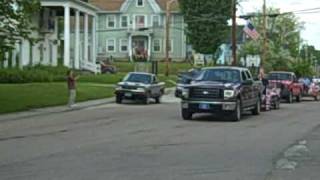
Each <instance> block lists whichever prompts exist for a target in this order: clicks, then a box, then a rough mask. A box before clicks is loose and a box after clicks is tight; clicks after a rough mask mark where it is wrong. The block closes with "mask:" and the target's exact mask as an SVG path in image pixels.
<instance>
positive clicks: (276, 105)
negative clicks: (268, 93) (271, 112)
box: [274, 99, 281, 110]
mask: <svg viewBox="0 0 320 180" xmlns="http://www.w3.org/2000/svg"><path fill="white" fill-rule="evenodd" d="M280 104H281V102H280V99H277V101H276V102H275V105H274V109H276V110H278V109H280Z"/></svg>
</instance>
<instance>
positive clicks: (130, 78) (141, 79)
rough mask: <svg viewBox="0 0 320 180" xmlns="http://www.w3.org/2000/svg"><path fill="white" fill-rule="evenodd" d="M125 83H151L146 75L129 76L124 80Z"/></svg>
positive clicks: (149, 77)
mask: <svg viewBox="0 0 320 180" xmlns="http://www.w3.org/2000/svg"><path fill="white" fill-rule="evenodd" d="M124 81H125V82H136V83H144V84H150V83H151V76H150V75H148V74H129V75H128V76H127V77H126V78H125V79H124Z"/></svg>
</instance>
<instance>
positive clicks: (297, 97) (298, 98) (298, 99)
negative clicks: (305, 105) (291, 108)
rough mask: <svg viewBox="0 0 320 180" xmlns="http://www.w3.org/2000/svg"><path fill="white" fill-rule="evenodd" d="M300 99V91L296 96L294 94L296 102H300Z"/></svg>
mask: <svg viewBox="0 0 320 180" xmlns="http://www.w3.org/2000/svg"><path fill="white" fill-rule="evenodd" d="M301 99H302V95H301V93H300V94H299V95H298V96H296V101H297V102H301Z"/></svg>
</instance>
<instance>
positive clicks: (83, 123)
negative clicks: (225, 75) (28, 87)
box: [0, 97, 320, 180]
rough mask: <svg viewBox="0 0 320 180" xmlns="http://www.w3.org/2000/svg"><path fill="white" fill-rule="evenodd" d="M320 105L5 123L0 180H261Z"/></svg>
mask: <svg viewBox="0 0 320 180" xmlns="http://www.w3.org/2000/svg"><path fill="white" fill-rule="evenodd" d="M319 107H320V103H319V102H312V101H311V102H303V103H300V104H297V103H296V104H292V105H287V104H283V105H282V109H281V110H277V111H272V112H265V113H262V115H260V116H245V117H244V119H243V120H242V121H241V122H236V123H234V122H227V121H225V120H223V118H221V117H214V116H210V115H202V116H197V117H196V119H195V120H192V121H183V120H182V119H181V118H180V110H179V102H178V100H176V99H174V98H173V97H166V98H165V99H164V102H163V104H160V105H156V104H152V105H149V106H144V105H135V104H131V103H129V104H125V105H116V104H108V105H103V106H99V107H92V108H87V109H82V110H79V111H71V112H63V113H52V114H45V115H39V116H32V117H26V118H18V119H14V120H10V121H0V179H1V180H9V179H14V180H22V179H23V180H26V179H27V180H47V179H50V180H51V179H52V180H53V179H54V180H100V179H101V180H180V179H181V180H191V179H194V180H203V179H205V180H220V179H221V180H251V179H253V180H262V179H267V178H270V173H271V172H272V170H273V169H274V168H275V163H276V162H277V160H278V159H279V158H280V156H281V153H282V152H283V151H284V150H286V149H287V148H288V147H289V146H290V145H292V144H294V143H295V142H297V141H298V140H301V139H302V138H303V137H304V136H305V135H306V134H308V133H309V132H310V131H312V129H314V128H315V127H316V126H318V125H319V124H320V111H319Z"/></svg>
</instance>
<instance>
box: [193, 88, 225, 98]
mask: <svg viewBox="0 0 320 180" xmlns="http://www.w3.org/2000/svg"><path fill="white" fill-rule="evenodd" d="M190 98H196V99H197V98H198V99H219V98H223V94H222V90H221V89H213V88H192V89H191V91H190Z"/></svg>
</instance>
